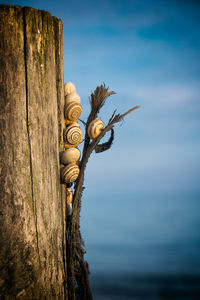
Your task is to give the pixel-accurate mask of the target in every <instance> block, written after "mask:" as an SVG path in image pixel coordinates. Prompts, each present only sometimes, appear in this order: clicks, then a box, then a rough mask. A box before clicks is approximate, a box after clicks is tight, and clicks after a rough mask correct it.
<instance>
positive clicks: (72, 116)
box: [65, 102, 82, 122]
mask: <svg viewBox="0 0 200 300" xmlns="http://www.w3.org/2000/svg"><path fill="white" fill-rule="evenodd" d="M81 113H82V106H81V104H80V103H77V102H70V103H67V104H65V119H66V120H67V121H70V122H76V121H77V120H78V118H79V117H80V115H81Z"/></svg>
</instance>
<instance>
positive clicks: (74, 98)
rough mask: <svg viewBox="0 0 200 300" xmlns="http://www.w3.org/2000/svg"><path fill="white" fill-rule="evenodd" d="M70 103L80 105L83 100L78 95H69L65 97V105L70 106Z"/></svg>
mask: <svg viewBox="0 0 200 300" xmlns="http://www.w3.org/2000/svg"><path fill="white" fill-rule="evenodd" d="M70 102H76V103H80V102H81V98H80V96H79V95H78V94H77V93H72V94H68V95H66V96H65V103H66V104H68V103H70Z"/></svg>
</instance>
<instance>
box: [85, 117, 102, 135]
mask: <svg viewBox="0 0 200 300" xmlns="http://www.w3.org/2000/svg"><path fill="white" fill-rule="evenodd" d="M102 129H103V122H102V121H101V120H99V119H96V120H93V121H92V122H91V123H90V124H89V126H88V135H89V137H90V138H91V139H95V138H96V137H98V135H99V134H100V133H101V130H102Z"/></svg>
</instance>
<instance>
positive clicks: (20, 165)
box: [0, 5, 67, 299]
mask: <svg viewBox="0 0 200 300" xmlns="http://www.w3.org/2000/svg"><path fill="white" fill-rule="evenodd" d="M0 20H1V22H0V43H1V44H0V146H1V147H0V210H1V213H0V216H1V224H0V247H1V249H0V250H1V251H0V252H1V262H0V268H1V270H2V271H1V279H0V293H1V296H3V297H4V298H5V299H16V298H17V299H45V298H46V299H67V298H66V297H67V295H66V293H65V281H66V270H65V269H66V264H65V261H66V258H65V253H66V252H65V251H66V249H65V248H66V247H65V226H66V225H65V193H64V187H63V185H61V184H60V170H59V169H60V166H59V152H60V151H61V150H62V149H63V141H62V128H63V126H64V117H63V111H64V92H63V53H62V51H63V50H62V22H61V21H60V20H59V19H57V18H55V17H52V16H51V15H50V14H49V13H47V12H44V11H38V10H35V9H32V8H21V7H17V6H5V5H1V6H0Z"/></svg>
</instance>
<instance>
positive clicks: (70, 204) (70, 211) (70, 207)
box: [67, 203, 72, 216]
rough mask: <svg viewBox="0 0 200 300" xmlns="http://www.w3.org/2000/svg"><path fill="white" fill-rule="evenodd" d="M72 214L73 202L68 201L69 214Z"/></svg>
mask: <svg viewBox="0 0 200 300" xmlns="http://www.w3.org/2000/svg"><path fill="white" fill-rule="evenodd" d="M71 214H72V203H67V215H68V216H71Z"/></svg>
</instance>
